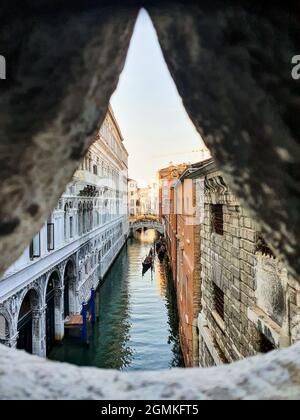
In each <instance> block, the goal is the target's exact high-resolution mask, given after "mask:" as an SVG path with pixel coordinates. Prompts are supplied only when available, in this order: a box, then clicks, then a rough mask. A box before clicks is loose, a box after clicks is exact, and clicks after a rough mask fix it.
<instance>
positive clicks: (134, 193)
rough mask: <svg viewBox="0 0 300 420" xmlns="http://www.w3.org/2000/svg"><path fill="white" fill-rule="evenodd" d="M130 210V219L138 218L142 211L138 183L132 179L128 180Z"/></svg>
mask: <svg viewBox="0 0 300 420" xmlns="http://www.w3.org/2000/svg"><path fill="white" fill-rule="evenodd" d="M128 208H129V216H130V217H136V216H138V214H139V211H140V198H139V189H138V183H137V181H135V180H134V179H130V178H129V179H128Z"/></svg>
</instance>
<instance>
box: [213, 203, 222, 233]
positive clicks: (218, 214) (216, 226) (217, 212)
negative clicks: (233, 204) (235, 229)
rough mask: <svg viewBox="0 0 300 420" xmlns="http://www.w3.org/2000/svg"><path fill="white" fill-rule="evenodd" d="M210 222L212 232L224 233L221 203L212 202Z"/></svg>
mask: <svg viewBox="0 0 300 420" xmlns="http://www.w3.org/2000/svg"><path fill="white" fill-rule="evenodd" d="M211 222H212V229H213V232H215V233H217V234H218V235H223V234H224V219H223V205H222V204H212V205H211Z"/></svg>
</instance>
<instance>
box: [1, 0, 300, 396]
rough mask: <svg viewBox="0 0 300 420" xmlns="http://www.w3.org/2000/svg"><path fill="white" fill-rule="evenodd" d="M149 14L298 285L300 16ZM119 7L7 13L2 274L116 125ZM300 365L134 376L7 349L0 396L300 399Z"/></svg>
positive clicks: (234, 10) (198, 120) (168, 9)
mask: <svg viewBox="0 0 300 420" xmlns="http://www.w3.org/2000/svg"><path fill="white" fill-rule="evenodd" d="M112 3H114V2H110V4H112ZM149 3H151V5H149V11H150V13H151V16H152V18H153V20H154V23H155V26H156V28H157V31H158V35H159V39H160V42H161V45H162V48H163V51H164V54H165V57H166V61H167V63H168V65H169V68H170V71H171V74H172V76H173V78H174V80H175V83H176V85H177V87H178V90H179V93H180V95H181V96H182V98H183V102H184V105H185V107H186V109H187V111H188V113H189V115H190V117H191V119H192V120H193V122H194V123H195V126H196V127H197V129H198V130H199V131H200V132H201V133H202V134H203V137H204V139H205V141H206V142H207V145H208V146H209V147H210V148H211V150H212V152H213V154H214V156H215V157H216V159H217V161H218V162H219V163H220V166H221V168H222V170H223V171H224V173H225V174H226V179H227V180H228V182H229V183H230V186H231V187H232V188H233V190H234V191H235V192H236V193H237V195H238V196H239V198H240V199H242V200H244V202H245V203H246V205H247V207H248V208H250V209H251V210H252V215H253V216H254V217H255V219H256V220H259V221H261V223H262V225H263V228H264V230H265V231H266V233H267V234H268V235H267V240H268V242H270V244H271V245H272V246H274V249H275V250H276V252H278V253H280V254H281V255H283V256H284V257H285V259H286V261H287V263H288V267H289V269H290V271H291V273H292V274H294V275H295V277H296V276H297V275H298V274H299V272H300V259H299V254H300V243H299V241H298V237H299V233H300V232H299V230H300V220H299V218H300V214H299V208H300V206H299V204H300V203H299V201H300V199H299V197H300V195H299V185H300V183H299V168H300V166H299V156H300V154H299V138H300V123H299V119H298V118H297V117H298V113H299V104H300V101H299V99H300V83H299V81H294V80H293V79H292V78H291V58H292V56H294V55H295V54H297V53H298V54H299V50H298V49H299V45H300V42H299V39H298V38H299V35H300V32H299V30H298V28H299V22H297V21H296V18H295V17H293V16H299V13H297V12H295V11H294V10H292V7H291V5H292V4H293V2H289V3H287V2H285V3H282V2H281V4H280V5H278V2H274V3H273V4H272V7H271V8H267V7H265V5H264V4H262V3H261V2H258V1H251V2H250V1H246V0H245V1H244V2H223V1H222V2H221V1H219V0H210V1H209V2H201V3H200V2H199V5H194V4H192V3H190V2H185V3H184V4H183V3H182V2H171V3H178V4H169V2H168V3H166V2H160V6H159V7H158V6H157V5H155V2H149ZM106 4H107V3H106ZM116 4H118V5H119V6H118V8H117V9H115V8H113V7H112V6H105V4H104V2H101V1H95V0H86V1H73V2H72V5H70V4H67V3H66V2H65V3H63V4H62V3H61V2H58V1H57V0H51V1H49V0H40V1H36V0H27V1H26V2H25V3H24V4H22V7H20V4H19V2H17V1H16V0H10V1H7V0H6V1H5V0H4V1H3V2H1V6H0V17H1V22H5V24H3V25H2V26H1V29H0V53H1V55H4V56H5V57H6V59H7V77H8V79H7V81H5V82H3V83H2V82H1V86H0V89H1V95H0V110H1V111H0V176H1V186H0V196H1V207H0V221H1V222H0V272H3V270H5V269H6V268H7V267H8V266H9V265H10V264H11V263H12V262H13V261H14V260H15V259H16V258H17V257H18V256H19V255H20V254H21V252H22V251H23V249H25V247H26V245H27V244H28V242H29V240H30V239H31V238H32V236H33V235H34V233H35V232H37V231H38V230H39V229H40V228H41V226H42V223H43V222H44V220H45V218H46V217H47V215H48V213H50V211H51V210H52V208H53V207H54V205H55V204H56V202H57V200H58V198H59V197H60V195H61V194H62V192H63V190H64V188H65V186H66V184H67V182H68V181H69V180H70V179H71V176H72V174H73V172H74V171H75V169H76V168H77V166H78V163H79V161H80V160H81V159H82V157H83V156H84V154H85V152H86V151H87V149H88V147H89V145H90V144H91V142H92V140H93V134H94V132H95V129H96V128H97V127H99V125H100V124H101V123H102V121H103V119H104V116H105V113H106V110H107V105H108V102H109V98H110V96H111V94H112V93H113V91H114V89H115V87H116V85H117V81H118V77H119V74H120V72H121V70H122V67H123V64H124V61H125V57H126V52H127V49H128V44H129V40H130V36H131V33H132V30H133V25H134V21H135V17H136V13H137V7H136V6H132V7H129V6H128V7H126V5H127V2H125V1H124V2H116ZM132 4H137V3H136V2H132ZM144 4H146V5H147V2H144V3H143V5H144ZM124 5H125V7H124ZM298 7H299V6H298ZM296 327H297V326H296V325H295V328H296ZM299 356H300V347H299V345H298V346H296V347H293V348H290V349H288V350H286V351H282V352H279V353H275V354H272V355H270V356H266V357H265V358H257V359H254V360H247V361H243V362H241V363H239V364H238V365H233V366H231V367H222V368H218V369H213V370H210V371H208V370H203V371H198V370H195V371H188V372H186V371H184V372H183V371H182V372H181V371H175V372H171V373H170V372H166V373H161V374H160V375H157V374H155V373H153V374H152V373H151V374H136V375H134V374H129V375H125V374H120V373H114V372H105V373H104V372H101V371H100V372H99V371H97V370H94V369H88V370H84V369H83V370H80V369H77V368H75V367H71V366H63V365H53V364H50V363H48V362H44V361H41V360H39V359H34V358H31V357H30V356H27V355H21V354H20V353H16V352H12V351H11V350H9V349H2V348H1V350H0V395H1V397H2V398H44V399H46V398H50V397H52V398H74V399H75V398H110V397H111V398H116V397H119V398H138V397H141V396H142V397H143V398H179V399H180V398H199V399H201V398H203V399H204V398H208V399H209V398H214V399H217V398H228V399H231V398H234V399H242V398H257V399H259V398H268V399H271V398H292V397H294V398H298V399H299V396H300V379H299V378H300V357H299ZM20 378H22V381H20ZM103 384H104V385H103Z"/></svg>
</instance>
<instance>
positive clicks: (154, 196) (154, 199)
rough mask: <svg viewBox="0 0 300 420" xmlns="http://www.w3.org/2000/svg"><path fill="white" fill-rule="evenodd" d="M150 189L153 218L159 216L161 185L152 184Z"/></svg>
mask: <svg viewBox="0 0 300 420" xmlns="http://www.w3.org/2000/svg"><path fill="white" fill-rule="evenodd" d="M149 188H150V213H151V215H153V216H158V215H159V183H158V181H157V182H152V183H151V184H150V186H149Z"/></svg>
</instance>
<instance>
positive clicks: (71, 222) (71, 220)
mask: <svg viewBox="0 0 300 420" xmlns="http://www.w3.org/2000/svg"><path fill="white" fill-rule="evenodd" d="M73 234H74V232H73V217H70V238H73Z"/></svg>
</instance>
